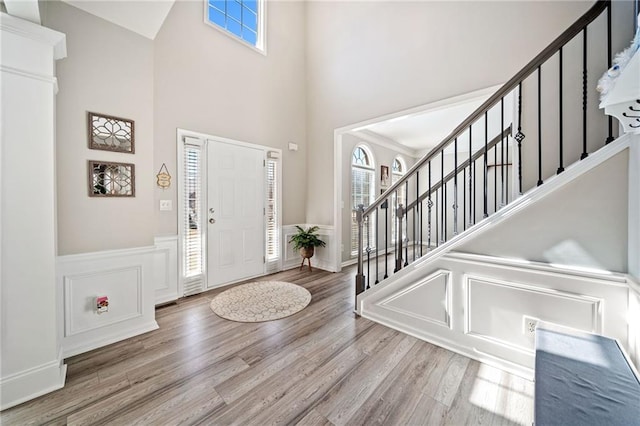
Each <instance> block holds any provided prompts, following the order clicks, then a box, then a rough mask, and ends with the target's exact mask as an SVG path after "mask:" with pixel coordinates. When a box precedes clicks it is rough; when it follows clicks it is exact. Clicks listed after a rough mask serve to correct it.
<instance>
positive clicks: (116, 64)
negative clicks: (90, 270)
mask: <svg viewBox="0 0 640 426" xmlns="http://www.w3.org/2000/svg"><path fill="white" fill-rule="evenodd" d="M41 10H42V12H43V13H42V16H43V25H45V26H47V27H50V28H53V29H55V30H58V31H60V32H63V33H65V34H66V35H67V54H68V55H67V58H65V59H64V60H61V61H58V63H57V75H58V85H59V89H60V91H59V93H58V96H57V98H56V100H57V104H56V106H57V111H56V128H57V129H56V139H57V140H56V143H57V147H56V173H57V210H58V254H59V255H66V254H74V253H83V252H92V251H99V250H108V249H119V248H129V247H140V246H147V245H152V244H153V235H154V224H153V220H152V219H151V218H152V217H153V208H154V205H153V190H152V186H153V184H154V174H155V173H154V170H153V169H154V165H153V144H154V136H153V42H152V41H151V40H148V39H146V38H144V37H142V36H139V35H137V34H135V33H133V32H130V31H127V30H124V29H122V28H121V27H118V26H116V25H114V24H111V23H109V22H107V21H105V20H102V19H99V18H96V17H95V16H93V15H90V14H88V13H85V12H83V11H81V10H79V9H76V8H75V7H71V6H69V5H67V4H65V3H62V2H58V1H47V2H43V3H42V8H41ZM87 111H93V112H101V113H104V114H108V115H115V116H119V117H125V118H129V119H132V120H134V121H135V154H133V155H132V154H124V153H113V152H108V151H98V150H90V149H89V148H88V143H87ZM89 159H91V160H103V161H115V162H124V163H134V164H135V167H136V196H135V197H134V198H90V197H89V196H88V183H87V181H88V178H87V160H89ZM33 196H37V194H33Z"/></svg>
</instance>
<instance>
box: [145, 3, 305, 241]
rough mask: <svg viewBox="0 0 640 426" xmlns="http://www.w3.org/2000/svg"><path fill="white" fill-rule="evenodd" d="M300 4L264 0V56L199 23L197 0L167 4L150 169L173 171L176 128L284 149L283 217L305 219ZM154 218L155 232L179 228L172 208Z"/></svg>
mask: <svg viewBox="0 0 640 426" xmlns="http://www.w3.org/2000/svg"><path fill="white" fill-rule="evenodd" d="M305 7H306V2H267V15H266V16H267V55H266V56H265V55H262V54H260V53H258V52H256V51H254V50H252V49H250V48H248V47H246V46H243V45H242V44H240V43H238V42H237V41H235V40H233V39H232V38H231V37H228V36H227V35H225V34H223V33H221V32H220V31H217V30H216V29H214V28H211V27H210V26H208V25H206V24H204V22H203V7H202V3H201V2H196V1H187V2H177V3H176V4H175V5H174V6H173V9H172V10H171V12H170V13H169V16H168V17H167V19H166V21H165V23H164V25H163V27H162V28H161V29H160V32H159V33H158V36H157V37H156V39H155V66H154V69H155V76H154V80H155V89H154V96H155V99H154V106H153V107H154V122H155V143H156V144H155V156H154V161H155V168H157V169H159V168H160V166H161V165H162V163H166V164H167V166H168V167H169V172H170V173H171V174H172V175H175V174H176V128H182V129H187V130H192V131H197V132H202V133H206V134H211V135H216V136H221V137H225V138H230V139H235V140H239V141H243V142H249V143H254V144H258V145H265V146H269V147H273V148H279V149H282V150H283V158H282V165H283V187H282V190H283V209H282V211H283V224H291V223H301V222H304V221H305V199H306V179H307V168H306V161H307V144H306V125H305V120H306V96H305V94H306V90H305V84H306V83H305V52H304V48H305V44H304V40H305V26H304V23H305V14H304V11H305ZM288 142H294V143H297V144H298V146H299V150H298V151H297V152H293V151H288V150H287V145H288ZM174 182H175V180H174ZM176 197H177V187H176V185H173V186H172V187H171V189H169V190H166V191H163V190H161V189H156V191H155V199H156V202H157V201H158V200H160V199H172V200H173V205H174V206H177V198H176ZM156 210H157V209H156ZM155 217H156V227H155V228H156V229H155V231H156V234H158V235H160V234H176V233H177V214H176V211H175V208H174V211H173V212H159V211H157V212H156V216H155Z"/></svg>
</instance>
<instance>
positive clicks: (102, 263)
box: [57, 246, 166, 357]
mask: <svg viewBox="0 0 640 426" xmlns="http://www.w3.org/2000/svg"><path fill="white" fill-rule="evenodd" d="M161 254H162V253H161ZM157 257H158V256H157V249H156V247H155V246H150V247H140V248H133V249H124V250H109V251H103V252H95V253H85V254H78V255H70V256H60V257H58V267H57V269H58V271H57V284H58V286H59V289H60V291H59V293H60V294H61V295H62V306H61V309H62V315H61V318H60V321H61V324H60V327H59V329H60V330H61V331H62V336H61V342H62V349H63V355H64V357H69V356H72V355H77V354H80V353H83V352H87V351H89V350H93V349H96V348H99V347H101V346H105V345H108V344H111V343H114V342H117V341H119V340H123V339H127V338H129V337H132V336H135V335H138V334H141V333H145V332H148V331H151V330H154V329H156V328H158V325H157V323H156V321H155V303H156V299H155V293H154V291H155V284H154V279H156V276H157V274H156V272H155V269H156V267H157V264H156V260H157V259H156V258H157ZM160 257H162V256H160ZM165 257H166V256H165ZM164 270H166V268H163V271H164ZM98 296H107V297H108V298H109V309H108V312H104V313H98V312H97V309H96V298H97V297H98Z"/></svg>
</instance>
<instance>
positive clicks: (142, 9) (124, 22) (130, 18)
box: [62, 0, 174, 40]
mask: <svg viewBox="0 0 640 426" xmlns="http://www.w3.org/2000/svg"><path fill="white" fill-rule="evenodd" d="M62 1H64V2H65V3H68V4H70V5H72V6H75V7H77V8H78V9H82V10H84V11H85V12H88V13H90V14H92V15H95V16H97V17H99V18H102V19H105V20H107V21H109V22H111V23H114V24H116V25H119V26H121V27H124V28H126V29H128V30H131V31H133V32H136V33H138V34H140V35H142V36H144V37H147V38H149V39H151V40H153V39H154V38H155V37H156V35H157V34H158V31H159V30H160V27H162V24H163V23H164V20H165V18H166V17H167V15H168V14H169V11H170V10H171V7H172V6H173V3H174V0H137V1H124V0H62Z"/></svg>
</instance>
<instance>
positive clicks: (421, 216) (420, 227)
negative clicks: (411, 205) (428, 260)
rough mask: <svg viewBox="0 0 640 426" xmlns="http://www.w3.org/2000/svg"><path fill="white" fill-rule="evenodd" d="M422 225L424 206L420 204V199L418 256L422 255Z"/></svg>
mask: <svg viewBox="0 0 640 426" xmlns="http://www.w3.org/2000/svg"><path fill="white" fill-rule="evenodd" d="M423 226H424V206H423V205H422V201H420V220H419V221H418V228H419V231H418V233H419V235H420V257H422V248H423V246H424V240H423V237H424V236H423V235H422V228H423Z"/></svg>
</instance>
